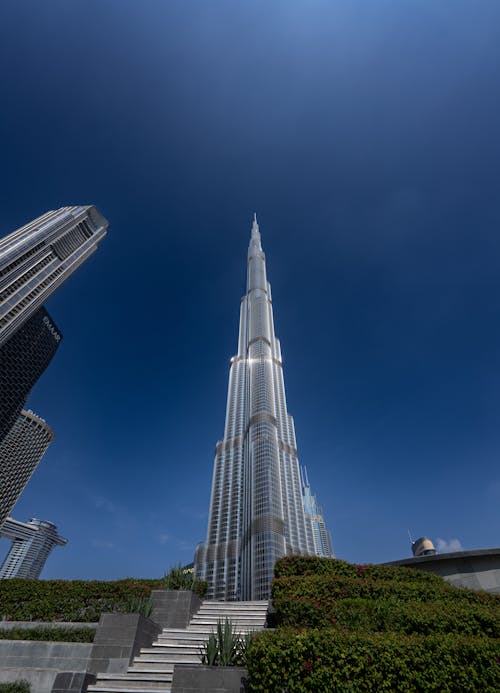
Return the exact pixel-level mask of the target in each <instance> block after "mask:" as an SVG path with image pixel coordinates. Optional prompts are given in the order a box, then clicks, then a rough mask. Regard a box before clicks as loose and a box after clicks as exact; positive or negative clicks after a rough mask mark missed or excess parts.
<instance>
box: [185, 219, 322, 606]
mask: <svg viewBox="0 0 500 693" xmlns="http://www.w3.org/2000/svg"><path fill="white" fill-rule="evenodd" d="M314 553H315V543H314V537H313V534H312V525H311V523H310V522H308V521H307V519H306V514H305V512H304V503H303V496H302V488H301V479H300V471H299V462H298V455H297V444H296V441H295V430H294V423H293V419H292V417H291V416H290V415H289V414H288V411H287V405H286V396H285V386H284V381H283V367H282V362H281V349H280V344H279V341H278V339H276V336H275V334H274V319H273V304H272V298H271V286H270V284H269V282H268V281H267V275H266V259H265V256H264V252H263V250H262V245H261V238H260V232H259V226H258V224H257V220H256V218H255V217H254V222H253V226H252V233H251V238H250V245H249V248H248V267H247V293H246V295H245V296H244V297H243V298H242V300H241V308H240V327H239V340H238V353H237V354H236V355H235V356H233V358H232V359H231V369H230V374H229V387H228V396H227V409H226V425H225V429H224V438H223V440H222V441H219V442H218V443H217V446H216V451H215V462H214V472H213V480H212V495H211V501H210V513H209V519H208V529H207V537H206V542H205V544H204V545H202V546H199V547H198V549H197V552H196V574H197V576H198V577H200V578H201V579H204V580H206V581H207V582H208V584H209V590H208V598H212V599H227V600H235V599H242V600H250V599H267V598H268V596H269V585H270V582H271V579H272V577H273V567H274V564H275V562H276V560H277V559H278V558H280V557H281V556H284V555H287V554H314Z"/></svg>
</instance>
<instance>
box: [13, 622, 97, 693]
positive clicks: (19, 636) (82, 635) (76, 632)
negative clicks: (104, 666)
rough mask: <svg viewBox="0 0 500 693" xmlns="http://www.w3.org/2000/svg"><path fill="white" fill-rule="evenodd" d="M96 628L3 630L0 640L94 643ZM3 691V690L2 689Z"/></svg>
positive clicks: (43, 627)
mask: <svg viewBox="0 0 500 693" xmlns="http://www.w3.org/2000/svg"><path fill="white" fill-rule="evenodd" d="M94 637H95V628H62V627H59V628H58V627H57V626H39V627H36V628H8V629H7V628H3V629H1V630H0V640H43V641H45V642H94ZM0 691H1V689H0Z"/></svg>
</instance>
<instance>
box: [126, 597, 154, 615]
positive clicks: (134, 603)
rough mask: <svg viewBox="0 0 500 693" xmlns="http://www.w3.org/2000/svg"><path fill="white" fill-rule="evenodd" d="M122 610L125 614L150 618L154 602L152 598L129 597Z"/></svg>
mask: <svg viewBox="0 0 500 693" xmlns="http://www.w3.org/2000/svg"><path fill="white" fill-rule="evenodd" d="M121 610H122V611H123V613H125V614H141V616H145V617H146V618H149V617H150V616H151V612H152V611H153V600H152V599H151V598H150V597H129V598H128V599H127V601H126V602H124V603H123V605H122V608H121Z"/></svg>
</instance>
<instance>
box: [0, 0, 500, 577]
mask: <svg viewBox="0 0 500 693" xmlns="http://www.w3.org/2000/svg"><path fill="white" fill-rule="evenodd" d="M0 67H1V73H0V74H1V107H0V152H1V162H2V172H3V176H2V179H3V180H2V184H1V186H0V196H1V205H0V234H2V235H4V234H7V233H8V232H10V231H12V230H13V229H15V228H17V227H18V226H20V225H22V224H23V223H26V222H27V221H29V220H31V219H33V218H34V217H36V216H38V215H40V214H42V213H43V212H45V211H46V210H48V209H55V208H57V207H60V206H62V205H69V204H84V203H93V204H95V205H96V206H97V207H98V208H99V210H100V211H101V212H102V213H103V214H104V215H105V216H106V217H107V218H108V219H109V221H110V227H109V233H108V236H107V237H106V239H105V240H104V241H103V243H102V245H101V247H100V249H99V251H98V253H97V254H96V255H94V257H93V258H92V259H91V260H90V261H88V262H87V263H86V264H85V265H84V266H83V267H82V268H81V269H80V270H79V271H78V272H77V274H75V275H74V276H73V277H72V278H71V279H70V280H69V281H68V282H67V283H66V284H65V285H64V286H63V287H62V288H61V289H60V290H59V291H58V293H57V294H56V295H54V297H53V298H52V299H51V300H50V302H49V304H48V308H49V311H50V312H51V314H52V316H53V318H54V320H55V322H56V324H57V325H58V326H59V328H60V329H61V331H62V332H63V334H64V341H63V343H62V345H61V347H60V349H59V353H58V354H57V356H56V358H55V359H54V361H53V363H52V365H51V366H50V368H49V369H48V370H47V372H46V373H45V374H44V376H43V377H42V379H41V380H40V382H39V383H38V385H37V386H36V387H35V389H34V391H33V393H32V396H31V398H30V401H29V404H30V406H31V407H32V408H33V409H34V410H35V411H37V412H38V413H39V414H40V415H41V416H43V417H44V418H45V419H46V420H47V421H48V422H49V423H50V425H51V426H52V427H53V428H54V431H55V433H56V439H55V441H54V443H53V445H52V446H51V448H50V450H49V452H48V453H47V455H46V457H45V458H44V460H43V461H42V463H41V465H40V467H39V469H38V470H37V472H36V473H35V475H34V477H33V479H32V481H31V482H30V484H29V486H28V487H27V489H26V491H25V493H24V494H23V496H22V498H21V500H20V501H19V503H18V505H17V506H16V508H15V511H14V516H15V517H16V518H18V519H20V520H25V519H27V518H28V517H31V516H32V515H35V516H37V517H40V518H43V519H50V520H52V521H54V522H55V523H56V524H57V525H58V527H59V530H60V532H61V534H62V535H63V536H67V537H68V538H69V540H70V541H69V544H68V546H67V547H66V548H64V549H57V550H55V551H54V553H53V555H52V556H51V558H50V559H49V561H48V563H47V567H46V569H45V572H44V574H43V575H44V577H68V578H77V577H83V578H94V577H96V578H115V577H123V576H128V575H142V576H156V575H160V574H162V573H163V571H164V570H166V569H168V568H169V567H170V566H171V565H172V564H174V563H176V562H178V561H181V562H188V561H189V560H190V559H191V557H192V552H193V549H194V546H195V544H196V542H197V541H199V540H202V539H203V538H204V534H205V528H206V520H207V510H208V502H209V495H210V483H211V476H212V463H213V450H214V445H215V442H216V441H217V439H218V438H219V437H220V436H221V435H222V431H223V424H224V413H225V398H226V386H227V375H228V366H229V359H230V357H231V355H232V354H233V353H234V351H235V349H236V338H237V327H238V310H239V299H240V297H241V295H242V294H243V292H244V285H245V255H246V247H247V243H248V238H249V233H250V226H251V217H252V213H253V211H254V210H256V211H257V213H258V217H259V222H260V227H261V232H262V237H263V244H264V249H265V251H266V255H267V260H268V271H269V278H270V281H271V283H272V287H273V298H274V307H275V318H276V331H277V334H278V336H279V337H280V338H281V342H282V348H283V355H284V366H285V383H286V387H287V394H288V405H289V410H290V412H291V413H292V414H293V415H294V417H295V424H296V429H297V438H298V445H299V452H300V457H301V462H302V463H304V464H306V465H307V466H308V469H309V474H310V478H311V483H312V485H313V487H314V489H315V490H316V491H317V493H318V496H319V499H320V502H321V503H322V505H323V507H324V511H325V515H326V518H327V520H328V522H329V525H330V527H331V530H332V534H333V540H334V545H335V549H336V552H337V555H338V556H339V557H341V558H345V559H347V560H351V561H356V562H363V563H365V562H377V561H383V560H391V559H397V558H401V557H405V556H407V555H408V553H409V545H408V540H407V535H406V531H407V528H410V530H411V531H412V532H413V534H414V535H416V536H418V535H422V534H427V535H428V536H430V537H431V538H433V539H434V540H437V539H438V538H440V539H441V540H442V541H443V542H448V546H449V545H450V542H452V540H458V542H460V543H461V545H462V546H463V547H464V548H480V547H488V546H498V545H500V536H499V527H500V470H499V454H500V425H499V424H500V322H499V314H500V278H499V271H498V266H499V253H500V236H499V229H500V195H499V192H500V137H499V122H500V77H499V75H500V4H499V3H498V2H497V0H491V1H484V0H470V1H469V2H464V1H462V0H453V1H450V0H447V1H446V2H443V1H441V0H427V1H425V0H423V1H418V2H416V1H415V2H411V1H409V0H408V1H406V0H403V1H402V0H393V1H392V2H389V1H384V0H373V1H370V2H360V1H357V0H349V1H348V0H343V1H342V2H337V1H335V0H324V1H320V0H307V1H306V0H303V1H301V2H300V1H294V0H281V1H277V0H272V1H271V2H270V1H269V0H252V1H251V2H250V1H248V2H234V0H211V1H210V2H204V1H202V0H199V1H197V2H193V1H191V0H168V1H167V0H161V1H160V0H156V1H154V0H145V1H141V2H137V1H134V2H132V1H129V0H114V1H113V0H85V1H79V0H78V1H77V0H72V1H71V2H68V0H47V1H46V2H40V1H39V0H31V1H27V0H4V2H2V4H1V8H0ZM2 545H3V546H2ZM7 548H8V542H6V541H5V540H4V541H2V542H1V545H0V549H2V552H5V550H6V549H7Z"/></svg>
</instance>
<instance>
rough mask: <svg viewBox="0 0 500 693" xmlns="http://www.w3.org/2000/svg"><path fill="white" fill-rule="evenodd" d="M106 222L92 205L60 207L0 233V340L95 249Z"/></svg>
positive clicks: (11, 333)
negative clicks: (7, 232)
mask: <svg viewBox="0 0 500 693" xmlns="http://www.w3.org/2000/svg"><path fill="white" fill-rule="evenodd" d="M107 227H108V222H107V221H106V219H105V218H104V217H103V216H101V214H100V213H99V212H98V211H97V209H96V208H95V207H91V206H84V207H62V208H61V209H58V210H56V211H51V212H47V213H46V214H44V215H43V216H41V217H38V218H37V219H35V220H34V221H31V222H30V223H29V224H26V225H25V226H22V227H21V228H20V229H17V231H13V232H12V233H10V234H9V235H8V236H5V238H2V239H0V346H1V345H2V344H4V343H5V342H6V341H7V340H8V339H9V337H11V336H12V335H13V334H14V333H15V332H16V330H18V329H19V327H20V326H21V325H22V324H23V323H24V322H25V321H26V320H27V319H28V318H29V317H30V316H31V315H33V313H35V311H36V310H37V309H38V308H39V307H40V306H41V305H42V304H43V303H44V301H46V300H47V298H48V297H49V296H50V295H51V294H52V293H53V292H54V291H55V290H56V289H57V287H59V286H60V285H61V284H62V283H63V282H64V281H65V280H66V279H67V278H68V277H69V276H70V275H71V274H72V273H73V272H74V271H75V270H76V269H77V268H78V267H79V266H80V265H81V264H82V262H84V261H85V260H86V259H87V258H88V257H89V256H90V255H92V253H94V252H95V251H96V250H97V245H98V243H99V241H101V240H102V239H103V238H104V236H105V235H106V229H107Z"/></svg>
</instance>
